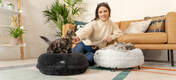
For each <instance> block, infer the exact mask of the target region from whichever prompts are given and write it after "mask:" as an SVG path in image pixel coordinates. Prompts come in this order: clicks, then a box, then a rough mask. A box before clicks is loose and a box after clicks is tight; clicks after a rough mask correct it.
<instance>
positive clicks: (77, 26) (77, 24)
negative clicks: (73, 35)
mask: <svg viewBox="0 0 176 80" xmlns="http://www.w3.org/2000/svg"><path fill="white" fill-rule="evenodd" d="M87 23H88V22H83V21H74V24H75V26H76V31H77V30H79V29H80V28H83V27H84V26H85V25H86V24H87Z"/></svg>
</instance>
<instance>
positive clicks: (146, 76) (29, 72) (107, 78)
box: [0, 64, 176, 80]
mask: <svg viewBox="0 0 176 80" xmlns="http://www.w3.org/2000/svg"><path fill="white" fill-rule="evenodd" d="M175 79H176V70H175V69H165V68H162V69H161V68H152V67H144V66H142V69H140V70H138V69H136V68H132V69H122V70H117V71H113V70H111V69H107V68H97V67H94V66H93V67H89V69H88V70H87V71H86V72H85V73H83V74H79V75H71V76H50V75H44V74H42V73H40V72H39V70H38V69H37V68H36V67H35V64H28V65H21V66H8V67H0V80H175Z"/></svg>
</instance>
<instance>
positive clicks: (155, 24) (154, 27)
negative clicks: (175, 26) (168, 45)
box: [144, 15, 166, 32]
mask: <svg viewBox="0 0 176 80" xmlns="http://www.w3.org/2000/svg"><path fill="white" fill-rule="evenodd" d="M148 19H152V22H151V24H150V25H149V27H148V29H147V31H146V32H165V19H166V16H164V15H162V16H155V17H145V18H144V20H148Z"/></svg>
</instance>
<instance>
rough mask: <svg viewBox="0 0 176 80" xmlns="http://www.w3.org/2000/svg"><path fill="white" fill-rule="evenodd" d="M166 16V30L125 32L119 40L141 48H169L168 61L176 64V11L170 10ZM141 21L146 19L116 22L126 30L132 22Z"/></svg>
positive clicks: (172, 64) (121, 28)
mask: <svg viewBox="0 0 176 80" xmlns="http://www.w3.org/2000/svg"><path fill="white" fill-rule="evenodd" d="M164 18H165V24H164V25H165V31H164V32H148V33H147V32H145V33H132V34H124V35H122V36H121V37H120V38H118V39H117V40H118V42H131V43H133V44H134V45H135V47H137V48H140V49H150V50H167V52H168V61H169V62H170V63H171V66H174V53H173V50H174V49H176V12H169V13H167V14H166V15H165V16H164ZM153 19H154V18H153ZM155 19H157V18H155ZM139 21H144V19H141V20H128V21H120V22H116V24H117V25H118V26H119V28H120V30H122V31H125V30H126V29H127V28H128V27H129V25H130V23H132V22H139Z"/></svg>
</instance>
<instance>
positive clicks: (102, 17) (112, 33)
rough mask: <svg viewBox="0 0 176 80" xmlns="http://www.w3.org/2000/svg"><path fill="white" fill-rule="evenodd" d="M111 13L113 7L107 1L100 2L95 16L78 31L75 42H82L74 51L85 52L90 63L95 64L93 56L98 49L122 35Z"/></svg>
mask: <svg viewBox="0 0 176 80" xmlns="http://www.w3.org/2000/svg"><path fill="white" fill-rule="evenodd" d="M110 13H111V9H110V7H109V5H108V4H107V3H104V2H103V3H99V4H98V5H97V7H96V10H95V18H94V19H93V20H92V21H91V22H90V23H88V24H86V25H85V26H84V27H83V28H82V29H79V30H78V31H77V32H76V37H75V39H74V42H75V43H77V42H79V41H80V42H79V43H78V44H77V45H76V46H75V47H74V48H73V50H72V53H83V54H85V55H86V58H87V60H88V61H89V65H94V60H93V56H94V53H95V51H96V49H98V48H103V47H105V46H106V45H107V43H109V42H111V41H112V40H115V39H116V38H118V37H119V36H120V35H122V33H121V31H120V29H119V27H118V26H117V25H116V24H115V23H113V22H112V21H111V20H110V19H109V17H110ZM93 46H96V47H97V48H96V49H95V48H93Z"/></svg>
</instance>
